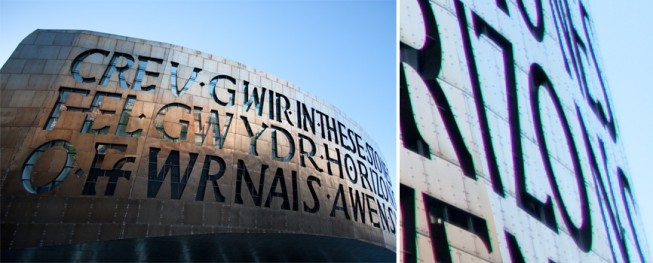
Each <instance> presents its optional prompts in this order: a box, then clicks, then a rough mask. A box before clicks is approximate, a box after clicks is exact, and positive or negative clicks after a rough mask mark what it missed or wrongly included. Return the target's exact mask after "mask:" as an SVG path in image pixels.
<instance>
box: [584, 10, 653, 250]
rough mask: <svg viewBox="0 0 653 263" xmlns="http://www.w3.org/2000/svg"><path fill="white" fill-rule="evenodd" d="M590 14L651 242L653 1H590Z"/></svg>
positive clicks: (652, 183)
mask: <svg viewBox="0 0 653 263" xmlns="http://www.w3.org/2000/svg"><path fill="white" fill-rule="evenodd" d="M589 9H590V10H589V12H591V13H590V16H592V20H593V21H594V28H595V30H596V35H597V38H598V45H599V46H600V54H599V56H601V57H602V58H603V65H604V66H603V68H604V69H603V70H604V75H605V77H606V79H607V80H608V84H609V86H610V90H611V93H612V94H611V95H612V102H613V103H614V105H613V106H614V112H615V114H616V116H615V118H616V119H617V126H618V128H619V131H620V132H621V133H620V134H621V136H620V138H621V140H622V142H623V144H624V147H625V150H626V154H627V155H628V164H629V168H630V169H629V170H630V178H631V186H632V187H633V188H634V192H635V194H636V197H635V198H636V199H637V200H636V202H637V203H638V205H639V215H640V216H641V217H642V221H643V225H644V228H645V230H646V236H647V240H648V242H649V248H650V247H651V242H653V191H652V190H651V187H652V186H653V171H652V169H651V168H652V167H653V152H652V151H653V135H652V134H653V82H651V75H652V74H653V72H652V71H651V70H653V66H652V64H651V63H653V51H652V50H651V49H652V48H653V36H652V35H651V32H653V31H652V30H653V29H652V28H651V27H653V18H652V17H651V12H653V2H652V1H649V0H636V1H605V0H604V1H591V3H590V7H589Z"/></svg>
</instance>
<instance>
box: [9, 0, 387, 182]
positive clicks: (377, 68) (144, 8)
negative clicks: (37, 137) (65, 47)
mask: <svg viewBox="0 0 653 263" xmlns="http://www.w3.org/2000/svg"><path fill="white" fill-rule="evenodd" d="M395 13H396V3H395V1H394V0H378V1H274V2H268V1H196V0H191V1H168V0H164V1H125V0H121V1H80V0H78V1H70V0H68V1H34V0H0V35H1V36H2V41H0V63H2V64H4V62H5V61H6V59H7V58H8V57H9V56H10V55H11V53H12V52H13V50H14V49H15V48H16V46H17V45H18V44H19V43H20V41H21V40H22V39H23V38H24V37H26V36H27V35H28V34H29V33H31V32H32V31H34V30H35V29H38V28H41V29H85V30H93V31H100V32H105V33H111V34H117V35H123V36H130V37H137V38H142V39H147V40H154V41H160V42H165V43H171V44H176V45H181V46H185V47H189V48H193V49H197V50H200V51H204V52H208V53H212V54H215V55H218V56H221V57H225V58H228V59H231V60H234V61H237V62H240V63H243V64H246V65H248V66H250V67H253V68H256V69H259V70H262V71H264V72H267V73H270V74H272V75H275V76H277V77H279V78H282V79H285V80H288V81H291V82H293V83H294V84H295V85H296V86H298V87H299V88H301V89H303V90H305V91H308V92H309V93H311V94H313V95H315V96H316V97H318V98H321V99H323V100H324V101H326V102H328V103H331V104H332V105H334V106H336V107H337V108H339V109H340V110H341V111H342V112H344V113H345V114H346V115H348V116H349V117H350V118H351V119H352V120H354V121H355V122H357V123H359V124H360V125H361V126H362V127H363V129H364V130H365V131H366V132H367V133H368V135H369V136H370V137H371V138H370V139H371V140H373V141H375V142H376V143H377V144H378V145H379V147H380V152H381V153H382V154H383V156H384V157H385V161H386V163H387V164H388V168H389V170H390V171H393V172H392V174H391V175H394V174H395V173H394V171H395V170H396V169H395V168H396V159H395V151H396V138H397V134H396V125H395V123H396V111H395V108H396V87H395V83H396V30H395V29H396V21H395Z"/></svg>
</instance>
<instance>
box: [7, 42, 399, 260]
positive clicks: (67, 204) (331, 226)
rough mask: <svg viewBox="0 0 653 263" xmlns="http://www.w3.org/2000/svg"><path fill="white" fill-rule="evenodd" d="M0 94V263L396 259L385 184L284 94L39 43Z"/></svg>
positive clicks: (292, 93)
mask: <svg viewBox="0 0 653 263" xmlns="http://www.w3.org/2000/svg"><path fill="white" fill-rule="evenodd" d="M0 92H2V96H0V98H1V104H0V113H1V115H2V118H1V123H0V135H1V136H2V140H1V142H0V150H1V151H2V152H1V153H0V157H1V158H2V159H1V160H0V161H1V162H0V172H1V174H0V187H1V190H2V193H1V194H0V200H1V205H2V207H1V208H0V211H1V212H2V213H0V218H1V219H2V229H1V232H2V235H1V237H2V240H1V242H0V247H1V249H2V259H3V261H5V260H18V261H42V260H52V261H69V260H70V261H95V260H102V261H105V260H110V261H114V260H121V261H152V260H160V261H196V260H210V261H214V260H215V261H234V260H235V261H250V260H254V261H288V260H290V261H308V260H325V261H330V260H336V261H394V259H395V257H394V255H393V254H394V251H395V243H396V238H395V232H396V230H397V222H396V217H397V212H396V211H397V210H396V204H395V196H396V195H395V190H394V187H393V184H394V182H396V180H395V179H394V178H393V177H394V176H395V175H394V171H389V169H388V167H387V166H386V165H385V159H384V157H383V155H382V154H381V153H379V152H378V151H377V150H376V149H378V147H377V146H376V144H375V143H374V142H373V141H372V140H371V138H369V136H367V134H366V133H365V131H364V129H363V128H362V127H360V126H359V125H358V124H357V123H355V122H354V121H352V120H350V119H349V118H348V117H347V113H345V112H341V111H340V110H338V109H336V108H335V107H333V106H332V105H330V104H328V103H327V102H324V101H322V100H320V99H319V98H315V97H314V96H312V95H310V94H308V93H306V92H305V91H303V90H302V89H300V88H298V87H296V86H295V85H294V84H292V83H290V82H288V81H286V80H283V79H280V78H278V77H276V76H272V75H270V74H267V73H265V72H263V71H260V70H257V69H253V68H251V67H248V66H247V65H243V64H241V63H238V62H234V61H231V60H228V59H225V58H221V57H218V56H215V55H212V54H207V53H204V52H201V51H197V50H192V49H189V48H186V47H180V46H175V45H171V44H165V43H159V42H154V41H149V40H143V39H135V38H129V37H123V36H116V35H110V34H105V33H99V32H91V31H80V30H36V31H35V32H33V33H32V34H30V35H29V36H27V37H26V38H25V39H24V40H23V41H22V42H21V44H20V45H19V46H18V47H17V48H16V50H15V52H14V53H13V54H12V56H11V57H10V58H9V60H8V61H7V63H6V64H5V65H4V66H3V67H2V71H1V72H0ZM361 110H364V109H362V108H361ZM194 235H205V236H204V237H202V238H200V237H198V238H196V237H195V236H194ZM159 237H170V238H163V239H158V238H159ZM294 238H297V239H296V240H293V239H294ZM232 239H238V240H232ZM115 240H123V241H120V242H110V243H106V244H105V243H103V242H108V241H115ZM203 242H208V243H207V244H203ZM235 244H238V245H235ZM323 246H328V247H323ZM123 253H125V254H124V255H123ZM198 253H199V254H198Z"/></svg>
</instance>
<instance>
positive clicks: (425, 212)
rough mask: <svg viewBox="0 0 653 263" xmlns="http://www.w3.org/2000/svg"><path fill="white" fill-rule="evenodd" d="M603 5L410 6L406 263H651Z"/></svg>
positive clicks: (555, 0)
mask: <svg viewBox="0 0 653 263" xmlns="http://www.w3.org/2000/svg"><path fill="white" fill-rule="evenodd" d="M589 2H590V1H585V0H570V1H564V0H550V1H542V0H535V1H525V0H496V1H495V0H491V1H467V0H431V1H429V0H404V1H401V4H400V5H401V7H400V38H401V39H400V41H401V43H400V58H401V61H400V63H399V68H400V87H399V89H400V91H399V94H400V99H399V100H400V130H401V146H400V150H399V152H400V153H399V154H400V178H401V179H400V191H399V192H400V218H401V219H400V221H401V222H402V223H401V225H402V228H401V231H402V232H401V235H400V237H399V239H400V243H401V249H400V250H401V251H402V253H401V255H400V259H401V260H402V261H403V262H417V261H420V262H433V261H438V262H648V261H651V257H650V252H649V251H648V245H647V243H646V239H645V237H644V231H643V230H642V227H643V226H642V223H641V221H640V217H639V213H638V208H637V207H638V206H637V202H636V200H634V199H633V196H634V194H633V190H634V189H633V188H634V187H633V186H634V182H632V181H631V180H630V176H629V172H628V167H627V162H626V159H625V154H624V151H623V147H622V144H621V140H620V134H619V131H618V129H617V121H616V120H615V118H614V114H613V110H614V109H613V107H612V104H611V102H610V96H609V88H608V83H607V82H606V80H605V78H604V76H603V72H602V64H601V60H600V58H599V56H598V54H597V48H596V43H595V37H594V31H593V28H592V22H591V14H590V12H588V5H589ZM638 190H643V189H638ZM640 201H642V200H640Z"/></svg>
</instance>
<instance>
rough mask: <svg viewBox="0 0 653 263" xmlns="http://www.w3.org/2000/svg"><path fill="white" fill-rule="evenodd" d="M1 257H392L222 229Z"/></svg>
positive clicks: (365, 248)
mask: <svg viewBox="0 0 653 263" xmlns="http://www.w3.org/2000/svg"><path fill="white" fill-rule="evenodd" d="M1 259H2V260H1V261H2V262H10V261H21V262H38V261H48V262H80V261H81V262H87V261H111V262H143V261H147V262H150V261H158V262H199V261H218V262H227V261H228V262H270V261H277V262H288V261H323V262H324V261H328V262H332V261H348V262H357V261H358V262H394V261H395V252H393V251H391V250H389V249H386V248H383V247H379V246H376V245H373V244H369V243H365V242H361V241H357V240H353V239H345V238H335V237H326V236H314V235H304V234H269V233H268V234H258V233H222V234H204V235H189V236H171V237H150V238H139V239H123V240H111V241H98V242H89V243H80V244H71V245H60V246H45V247H37V248H25V249H11V250H2V256H1Z"/></svg>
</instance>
